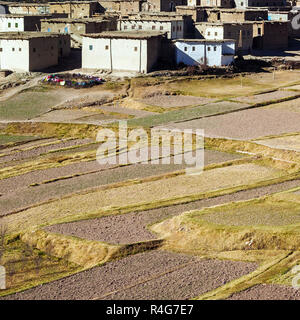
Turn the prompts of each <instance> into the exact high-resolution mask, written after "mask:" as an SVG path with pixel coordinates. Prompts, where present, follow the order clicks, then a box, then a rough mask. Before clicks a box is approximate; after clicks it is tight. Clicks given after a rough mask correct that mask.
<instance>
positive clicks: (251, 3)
mask: <svg viewBox="0 0 300 320" xmlns="http://www.w3.org/2000/svg"><path fill="white" fill-rule="evenodd" d="M233 1H234V6H235V8H237V9H246V8H250V7H265V8H271V7H273V8H275V7H285V6H286V5H287V2H286V0H233Z"/></svg>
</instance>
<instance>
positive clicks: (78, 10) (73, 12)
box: [49, 1, 101, 19]
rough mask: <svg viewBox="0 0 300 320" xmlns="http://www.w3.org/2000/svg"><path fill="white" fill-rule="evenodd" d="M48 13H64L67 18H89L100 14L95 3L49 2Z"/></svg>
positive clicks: (98, 7)
mask: <svg viewBox="0 0 300 320" xmlns="http://www.w3.org/2000/svg"><path fill="white" fill-rule="evenodd" d="M49 8H50V13H51V14H55V13H64V14H67V15H68V18H75V19H78V18H90V17H92V16H93V15H94V14H96V13H100V12H101V7H100V5H99V3H98V2H97V1H65V2H49Z"/></svg>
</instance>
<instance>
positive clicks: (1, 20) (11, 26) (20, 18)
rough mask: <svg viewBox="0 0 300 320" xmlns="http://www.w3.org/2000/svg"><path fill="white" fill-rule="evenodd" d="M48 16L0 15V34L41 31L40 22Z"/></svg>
mask: <svg viewBox="0 0 300 320" xmlns="http://www.w3.org/2000/svg"><path fill="white" fill-rule="evenodd" d="M49 17H51V16H50V15H18V14H6V15H0V32H16V31H19V32H23V31H41V20H42V19H45V18H49Z"/></svg>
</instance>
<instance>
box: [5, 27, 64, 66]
mask: <svg viewBox="0 0 300 320" xmlns="http://www.w3.org/2000/svg"><path fill="white" fill-rule="evenodd" d="M69 53H70V37H69V35H61V34H54V33H52V34H49V33H47V34H45V33H42V32H1V33H0V69H7V70H12V71H16V72H29V71H39V70H42V69H45V68H47V67H50V66H55V65H57V64H58V61H59V58H61V57H64V56H67V55H68V54H69Z"/></svg>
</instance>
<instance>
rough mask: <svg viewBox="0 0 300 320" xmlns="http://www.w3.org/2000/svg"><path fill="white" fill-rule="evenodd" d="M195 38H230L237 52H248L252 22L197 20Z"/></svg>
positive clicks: (251, 35) (251, 39)
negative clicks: (234, 43)
mask: <svg viewBox="0 0 300 320" xmlns="http://www.w3.org/2000/svg"><path fill="white" fill-rule="evenodd" d="M195 38H198V39H207V40H225V39H232V40H235V41H236V51H237V52H238V53H248V52H250V51H251V48H252V41H253V22H198V23H196V24H195Z"/></svg>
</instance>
